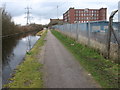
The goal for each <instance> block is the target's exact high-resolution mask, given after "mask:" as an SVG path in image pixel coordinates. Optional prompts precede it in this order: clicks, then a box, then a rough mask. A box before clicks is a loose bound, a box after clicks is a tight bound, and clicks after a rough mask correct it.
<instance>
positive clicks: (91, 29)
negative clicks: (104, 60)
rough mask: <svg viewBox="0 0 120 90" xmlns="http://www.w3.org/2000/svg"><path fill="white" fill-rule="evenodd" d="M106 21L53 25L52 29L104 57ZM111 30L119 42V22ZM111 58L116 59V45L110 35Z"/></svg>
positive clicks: (105, 49)
mask: <svg viewBox="0 0 120 90" xmlns="http://www.w3.org/2000/svg"><path fill="white" fill-rule="evenodd" d="M108 24H109V22H108V21H95V22H86V23H75V24H64V25H55V26H53V28H55V29H57V30H59V31H61V32H62V33H63V34H65V35H67V36H69V37H71V38H73V39H75V40H77V41H78V42H80V43H82V44H85V45H87V46H90V47H93V48H95V49H97V50H99V51H100V52H101V53H102V54H103V55H104V56H106V53H107V48H106V45H107V32H108ZM113 29H114V32H115V34H116V37H117V39H118V40H119V41H120V22H113ZM111 44H112V45H111V46H112V48H111V58H112V59H114V60H117V59H118V53H117V52H118V44H117V42H116V40H115V38H114V36H113V35H111Z"/></svg>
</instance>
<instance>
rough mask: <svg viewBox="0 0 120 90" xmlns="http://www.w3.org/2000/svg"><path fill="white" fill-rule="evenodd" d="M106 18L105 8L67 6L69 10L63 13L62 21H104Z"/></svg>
mask: <svg viewBox="0 0 120 90" xmlns="http://www.w3.org/2000/svg"><path fill="white" fill-rule="evenodd" d="M106 19H107V8H100V9H89V8H86V9H74V8H69V10H68V11H66V12H65V13H64V14H63V20H64V22H68V23H76V22H80V23H83V22H88V21H106Z"/></svg>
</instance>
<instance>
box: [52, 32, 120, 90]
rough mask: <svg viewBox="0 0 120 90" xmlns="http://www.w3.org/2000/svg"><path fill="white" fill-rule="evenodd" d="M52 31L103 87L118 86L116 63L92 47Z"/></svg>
mask: <svg viewBox="0 0 120 90" xmlns="http://www.w3.org/2000/svg"><path fill="white" fill-rule="evenodd" d="M52 33H53V34H54V35H55V36H56V37H57V38H58V39H59V40H60V41H61V42H62V43H63V45H64V46H65V47H67V49H68V50H69V51H70V52H72V54H73V55H74V56H75V57H76V59H77V60H78V61H79V62H80V64H81V65H82V66H83V67H84V68H85V69H86V70H87V71H88V72H89V73H91V75H92V76H93V78H94V79H95V80H96V81H97V82H98V83H99V84H100V85H101V86H102V87H103V88H118V87H119V86H118V69H119V68H118V64H116V63H114V62H112V61H110V60H107V59H105V58H104V57H103V56H101V55H99V53H98V52H97V51H95V50H94V49H92V48H89V47H86V46H84V45H81V44H79V43H77V42H76V41H74V40H73V39H70V38H69V37H67V36H65V35H63V34H61V33H60V32H58V31H56V30H52ZM72 44H74V45H72Z"/></svg>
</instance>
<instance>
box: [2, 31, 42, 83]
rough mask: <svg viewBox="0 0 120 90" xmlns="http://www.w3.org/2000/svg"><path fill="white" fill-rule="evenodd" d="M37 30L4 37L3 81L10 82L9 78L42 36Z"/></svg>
mask: <svg viewBox="0 0 120 90" xmlns="http://www.w3.org/2000/svg"><path fill="white" fill-rule="evenodd" d="M35 34H36V32H32V33H29V34H23V35H19V36H12V37H7V38H3V39H2V83H3V84H6V83H8V81H9V80H8V79H9V78H10V77H11V76H12V73H13V72H14V70H15V69H16V67H17V65H19V64H20V63H21V62H22V61H23V60H24V57H25V54H26V51H28V50H30V49H31V48H32V47H33V46H34V44H35V43H36V41H37V40H38V39H39V38H40V36H36V35H35Z"/></svg>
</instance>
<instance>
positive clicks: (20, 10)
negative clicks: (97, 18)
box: [0, 0, 119, 24]
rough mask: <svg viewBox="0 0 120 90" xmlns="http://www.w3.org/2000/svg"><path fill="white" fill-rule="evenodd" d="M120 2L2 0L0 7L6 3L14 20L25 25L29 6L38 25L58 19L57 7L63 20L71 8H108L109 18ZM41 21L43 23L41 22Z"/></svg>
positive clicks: (115, 0)
mask: <svg viewBox="0 0 120 90" xmlns="http://www.w3.org/2000/svg"><path fill="white" fill-rule="evenodd" d="M118 1H119V0H100V1H98V0H2V1H1V2H2V3H1V4H0V6H2V4H4V3H6V10H7V11H8V12H9V13H10V14H11V15H12V17H13V20H15V22H16V23H22V24H25V23H24V22H25V18H24V17H25V12H26V11H25V7H27V6H29V7H31V8H32V9H31V10H30V12H31V16H32V17H34V20H33V21H34V22H37V23H43V24H46V23H49V19H50V18H56V17H57V5H58V17H59V18H62V16H63V13H64V12H66V11H67V10H68V9H69V8H70V7H74V8H77V9H78V8H83V9H84V8H97V9H99V8H101V7H107V8H108V9H107V10H108V12H107V14H108V16H107V17H109V15H110V13H111V11H113V10H116V9H117V8H118V6H117V5H118ZM39 19H41V21H40V20H39Z"/></svg>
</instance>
